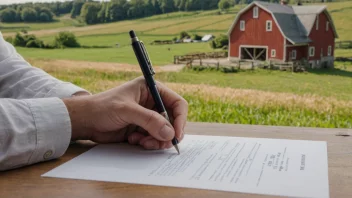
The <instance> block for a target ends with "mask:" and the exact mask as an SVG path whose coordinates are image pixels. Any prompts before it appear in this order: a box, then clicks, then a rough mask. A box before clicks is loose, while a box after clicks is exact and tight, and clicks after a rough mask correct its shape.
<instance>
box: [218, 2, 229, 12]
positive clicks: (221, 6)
mask: <svg viewBox="0 0 352 198" xmlns="http://www.w3.org/2000/svg"><path fill="white" fill-rule="evenodd" d="M230 6H231V5H230V2H229V0H220V2H219V9H220V10H222V11H223V10H228V9H229V8H230Z"/></svg>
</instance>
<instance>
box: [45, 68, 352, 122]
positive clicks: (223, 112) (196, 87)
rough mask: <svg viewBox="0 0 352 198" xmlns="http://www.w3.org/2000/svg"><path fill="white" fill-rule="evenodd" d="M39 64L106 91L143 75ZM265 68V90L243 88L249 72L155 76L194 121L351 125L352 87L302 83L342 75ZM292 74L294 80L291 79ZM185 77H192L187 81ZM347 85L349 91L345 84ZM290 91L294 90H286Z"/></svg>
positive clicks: (94, 89) (261, 77) (89, 87)
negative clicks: (178, 97) (183, 101)
mask: <svg viewBox="0 0 352 198" xmlns="http://www.w3.org/2000/svg"><path fill="white" fill-rule="evenodd" d="M41 68H42V69H44V70H46V71H47V72H48V73H50V74H52V75H53V76H55V77H57V78H59V79H62V80H65V81H70V82H73V83H75V84H77V85H79V86H81V87H83V88H86V89H87V90H89V91H91V92H92V93H97V92H101V91H105V90H107V89H110V88H113V87H115V86H118V85H120V84H122V83H123V82H126V81H128V80H131V79H133V78H136V77H137V76H139V75H140V73H136V72H118V73H116V72H112V71H109V70H106V71H100V70H94V69H80V68H69V69H67V68H66V69H64V68H60V67H49V66H48V67H41ZM348 69H349V70H352V66H349V68H348ZM266 72H267V71H262V70H259V71H257V72H256V74H254V75H255V77H254V79H257V82H261V83H267V84H266V85H268V87H266V88H265V91H262V90H258V89H260V87H259V88H258V87H257V86H256V85H255V84H254V83H253V84H252V89H251V88H249V87H248V88H247V89H245V88H244V87H243V86H242V85H243V84H241V83H244V84H246V81H244V79H248V77H249V76H252V75H253V74H251V72H248V71H247V72H240V73H236V74H222V73H220V72H209V73H208V74H203V75H200V74H199V73H197V72H193V71H189V70H185V71H182V72H180V73H176V72H175V73H158V74H157V76H156V78H157V79H158V80H159V81H162V82H164V83H165V84H166V85H167V86H168V87H170V88H171V89H172V90H174V91H176V92H177V93H179V94H180V95H182V96H183V97H184V98H185V99H186V100H187V101H188V102H189V105H190V108H189V109H190V110H189V117H188V119H189V120H190V121H198V122H221V123H240V124H261V125H281V126H301V127H302V126H305V127H326V128H335V127H339V128H352V117H351V116H350V112H351V111H352V102H351V100H350V98H351V97H352V92H351V91H348V90H346V91H341V90H339V89H335V88H334V86H331V87H328V88H326V89H317V90H314V93H311V92H310V90H311V89H314V88H316V87H317V86H318V85H315V84H316V82H314V80H313V81H312V83H308V85H307V82H302V83H299V82H300V81H301V80H302V79H306V81H308V79H315V80H319V82H327V81H331V82H333V83H334V85H335V86H338V83H339V82H338V79H339V78H341V77H335V78H336V79H335V80H336V81H335V80H332V79H334V76H330V75H322V74H314V73H309V74H291V73H284V72H274V73H271V74H270V75H268V73H266ZM210 73H211V74H210ZM320 75H321V76H320ZM206 77H208V78H206ZM289 78H291V80H290V81H287V79H289ZM186 79H188V81H187V82H184V81H185V80H186ZM189 79H192V81H189ZM215 79H216V80H215ZM243 81H244V82H243ZM266 81H270V82H271V83H272V82H273V81H276V84H284V86H283V87H280V86H277V85H276V84H270V85H269V82H266ZM172 82H176V83H172ZM224 82H226V83H228V84H232V85H236V84H239V85H238V87H240V88H238V87H236V86H232V87H235V88H231V87H221V86H222V84H221V83H224ZM292 82H294V84H292ZM351 82H352V79H351V77H346V79H345V82H341V84H343V83H347V84H351ZM193 83H195V84H193ZM214 85H217V86H214ZM296 86H298V87H299V88H296ZM311 86H315V87H311ZM323 87H326V86H325V85H324V86H323ZM344 88H347V89H351V88H349V87H347V86H344ZM287 89H291V90H292V93H288V92H286V91H287ZM342 92H344V93H346V95H345V96H341V98H338V97H337V96H339V95H340V94H341V93H342ZM345 99H346V100H345Z"/></svg>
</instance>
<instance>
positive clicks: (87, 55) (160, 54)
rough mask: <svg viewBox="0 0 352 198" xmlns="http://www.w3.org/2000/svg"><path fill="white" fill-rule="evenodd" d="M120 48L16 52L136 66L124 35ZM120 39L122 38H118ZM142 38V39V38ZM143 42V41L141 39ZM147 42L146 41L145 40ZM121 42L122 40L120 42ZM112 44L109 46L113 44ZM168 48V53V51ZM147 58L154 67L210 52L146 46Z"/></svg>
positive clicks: (206, 48)
mask: <svg viewBox="0 0 352 198" xmlns="http://www.w3.org/2000/svg"><path fill="white" fill-rule="evenodd" d="M125 37H126V38H125V40H123V42H122V44H124V45H125V46H124V47H120V48H105V49H80V48H77V49H52V50H47V49H36V50H33V49H31V48H17V50H18V52H19V53H20V54H21V55H23V56H24V57H26V58H42V59H43V58H45V59H69V60H85V61H95V62H115V63H129V64H137V63H138V62H137V60H136V57H135V54H134V52H133V49H132V47H131V46H130V45H128V43H129V42H130V38H129V37H128V36H127V35H126V36H125ZM120 38H122V37H120ZM143 38H144V37H143ZM143 40H144V39H143ZM146 40H148V39H146ZM121 41H122V40H121ZM114 43H116V41H115V42H112V43H111V44H114ZM168 48H170V51H169V50H168ZM147 50H148V53H149V56H150V58H151V60H152V62H153V64H154V65H155V66H158V65H166V64H170V63H172V61H173V57H174V55H183V54H185V53H191V52H202V51H212V49H211V48H210V46H209V44H208V43H196V44H177V45H162V46H157V45H148V46H147Z"/></svg>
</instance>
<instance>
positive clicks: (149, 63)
mask: <svg viewBox="0 0 352 198" xmlns="http://www.w3.org/2000/svg"><path fill="white" fill-rule="evenodd" d="M140 43H141V47H142V49H143V53H144V55H145V57H146V59H147V62H148V67H149V71H150V73H151V75H154V74H155V72H154V70H153V66H152V62H151V61H150V58H149V54H148V52H147V50H146V48H145V46H144V43H143V41H140Z"/></svg>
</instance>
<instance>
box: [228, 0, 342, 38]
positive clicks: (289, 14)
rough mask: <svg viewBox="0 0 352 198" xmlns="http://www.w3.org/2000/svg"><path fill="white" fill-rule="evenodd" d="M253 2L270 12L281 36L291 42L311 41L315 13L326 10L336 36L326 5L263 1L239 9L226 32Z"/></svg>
mask: <svg viewBox="0 0 352 198" xmlns="http://www.w3.org/2000/svg"><path fill="white" fill-rule="evenodd" d="M253 4H256V5H257V6H259V7H261V8H262V9H264V10H266V11H267V12H269V13H271V14H272V16H273V19H274V20H275V21H276V23H277V25H278V27H279V29H280V31H281V33H282V34H283V36H284V37H286V38H287V39H288V40H289V41H290V42H292V43H293V44H302V43H309V42H311V39H310V38H309V37H308V35H309V33H310V31H311V29H312V28H313V25H314V22H315V19H316V16H317V14H319V13H321V12H323V11H324V12H326V14H327V16H328V18H329V20H330V22H331V25H332V26H333V31H334V34H335V37H338V36H337V33H336V30H335V26H334V24H333V22H332V19H331V16H330V15H329V13H328V12H327V11H326V6H289V5H281V4H278V3H268V2H263V1H254V2H253V3H251V4H250V5H248V6H247V7H246V8H245V9H243V10H242V11H240V12H239V13H238V15H237V17H236V20H235V21H234V23H233V24H232V26H231V28H230V30H229V32H228V34H229V35H230V34H231V32H232V29H233V28H234V26H235V24H236V22H237V20H238V18H239V17H240V15H241V14H242V13H243V12H245V11H247V10H248V9H249V8H250V7H252V5H253Z"/></svg>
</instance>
